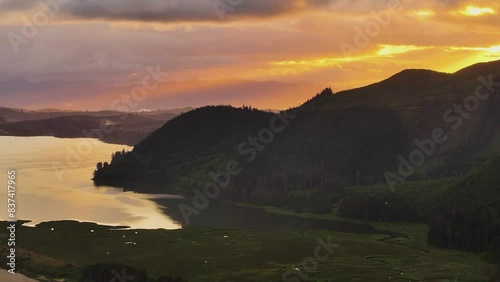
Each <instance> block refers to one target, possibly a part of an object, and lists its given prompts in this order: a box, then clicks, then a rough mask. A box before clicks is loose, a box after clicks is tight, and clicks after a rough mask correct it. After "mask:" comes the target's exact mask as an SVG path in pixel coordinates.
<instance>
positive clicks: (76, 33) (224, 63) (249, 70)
mask: <svg viewBox="0 0 500 282" xmlns="http://www.w3.org/2000/svg"><path fill="white" fill-rule="evenodd" d="M124 1H125V2H123V3H120V5H119V7H115V5H116V3H114V2H113V1H111V2H109V1H105V2H96V4H95V5H94V6H86V5H87V4H85V3H84V1H78V2H75V3H70V4H68V5H61V7H58V8H59V9H58V11H57V12H54V13H51V14H50V15H47V17H48V21H47V22H46V23H43V25H41V26H39V27H37V29H36V32H34V33H33V35H31V34H28V36H25V35H24V34H23V32H24V33H26V32H27V33H29V32H32V31H31V30H30V29H29V28H28V27H26V26H25V24H26V23H25V21H24V20H23V18H25V19H27V20H28V22H31V23H32V24H34V23H33V22H35V21H36V22H38V21H39V20H40V19H38V18H36V17H35V15H39V14H40V13H42V12H43V11H44V9H43V7H40V6H39V5H38V4H37V2H36V1H33V2H24V1H23V3H24V4H21V2H11V1H6V0H0V14H1V17H0V32H1V33H2V34H3V35H4V38H5V40H2V41H0V66H1V67H0V81H10V80H14V81H16V80H17V81H20V80H23V79H25V80H28V81H30V82H33V83H34V84H33V87H31V88H26V87H24V88H22V89H24V90H23V91H29V93H28V92H23V93H24V94H23V95H26V97H32V98H29V99H19V98H17V97H18V96H17V95H20V93H13V94H10V95H4V96H3V102H4V104H5V106H13V107H28V108H41V107H48V108H52V107H55V108H68V109H73V108H76V107H80V106H82V107H85V108H90V109H95V108H110V105H111V103H112V102H113V100H114V99H116V97H119V96H120V93H123V92H124V91H125V92H126V91H130V90H127V86H128V85H133V84H134V83H137V82H138V81H140V80H141V79H142V77H143V76H144V74H145V73H147V72H146V71H145V67H146V66H156V65H158V67H160V68H161V71H162V72H164V73H168V77H167V78H166V82H165V83H163V84H162V85H161V86H160V87H158V88H156V89H154V90H151V91H150V92H151V93H149V98H148V99H145V101H144V102H143V103H142V104H141V108H144V109H155V108H157V107H167V108H172V107H183V106H202V105H204V104H206V103H207V101H210V99H208V98H207V97H209V96H210V95H213V97H217V99H216V100H217V101H218V102H221V103H231V104H234V105H240V104H239V103H246V104H251V105H253V106H256V107H262V108H278V109H283V108H287V107H289V106H293V105H297V104H299V103H301V102H303V101H305V100H307V99H309V98H310V96H311V95H313V94H314V93H315V92H316V91H319V90H320V89H311V87H313V88H314V87H318V88H321V87H325V86H330V87H332V88H333V89H334V91H341V90H344V89H348V88H352V87H360V86H363V85H365V84H370V83H373V82H376V81H379V80H382V79H384V78H387V77H389V76H391V75H393V74H395V73H397V72H399V71H401V70H403V69H406V68H413V69H418V68H423V69H434V70H436V71H445V72H454V71H457V70H459V69H460V68H463V67H465V66H468V65H470V64H471V63H475V62H481V61H492V60H497V59H499V49H500V47H499V46H500V39H499V38H500V30H499V29H498V26H499V25H500V17H492V15H496V11H498V10H499V9H500V2H497V1H485V0H477V1H473V2H471V1H465V0H460V1H453V3H451V2H450V1H448V2H447V1H443V2H441V1H434V0H424V1H408V0H401V1H400V4H401V5H400V6H398V7H396V8H395V7H392V6H390V5H389V4H390V2H391V1H374V0H368V1H359V2H357V1H354V2H351V1H334V0H325V1H307V0H290V1H263V0H255V1H253V0H252V1H243V2H241V3H240V4H237V3H239V1H232V2H231V3H233V4H234V6H231V7H230V9H229V8H228V9H226V11H221V10H220V8H217V7H216V6H214V5H213V3H212V2H213V1H209V0H206V1H205V0H203V1H201V0H183V1H159V0H146V1H141V4H137V2H136V1H132V0H124ZM16 3H17V4H16ZM235 3H236V4H235ZM226 8H227V7H226ZM37 13H38V14H37ZM35 18H36V19H35ZM34 19H35V20H34ZM346 46H347V47H346ZM269 82H273V83H275V84H274V87H277V88H276V89H275V90H274V93H275V94H274V95H271V96H273V97H270V96H269V95H267V96H268V98H265V97H260V96H259V95H260V94H259V93H262V90H261V88H265V87H266V83H269ZM36 83H38V84H36ZM40 83H41V84H40ZM249 84H252V86H249ZM228 85H230V86H231V87H234V88H237V89H245V93H247V94H246V95H245V98H244V99H242V96H241V95H239V96H238V95H235V94H234V90H233V89H231V90H229V88H228ZM311 85H314V86H311ZM68 89H71V91H70V92H68ZM256 89H258V90H256ZM285 89H286V90H285ZM289 89H310V91H304V92H303V93H302V92H301V93H299V92H294V93H293V94H292V95H287V93H290V90H289ZM1 91H2V90H1V89H0V92H1ZM297 91H298V90H297ZM301 91H302V90H301ZM311 92H312V93H311ZM207 93H208V94H207ZM210 93H211V94H210ZM0 95H1V93H0ZM213 97H212V98H213ZM207 99H208V100H207Z"/></svg>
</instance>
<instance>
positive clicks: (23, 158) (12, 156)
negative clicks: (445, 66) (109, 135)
mask: <svg viewBox="0 0 500 282" xmlns="http://www.w3.org/2000/svg"><path fill="white" fill-rule="evenodd" d="M88 142H89V140H88V139H59V138H54V137H8V136H0V150H1V157H2V158H1V159H0V181H1V182H0V183H7V171H8V170H10V169H16V170H17V189H16V190H17V195H16V202H17V218H18V219H29V220H31V221H32V222H31V223H30V224H31V225H34V224H38V223H40V222H43V221H52V220H78V221H91V222H96V223H99V224H107V225H127V226H130V227H132V228H145V229H155V228H165V229H177V228H180V225H179V224H178V223H176V222H175V221H174V220H172V219H171V218H170V217H168V216H167V215H165V214H164V213H163V212H162V210H161V209H160V208H159V206H158V205H157V204H156V203H155V202H154V201H152V200H151V199H150V198H155V197H161V196H157V195H155V196H151V195H145V194H138V193H133V192H124V191H123V190H122V189H118V188H112V187H99V188H96V187H94V185H93V182H92V181H91V180H90V178H91V177H92V172H93V170H94V168H95V165H96V163H97V162H99V161H106V160H109V159H110V156H111V153H112V152H114V151H118V150H122V149H125V150H129V149H130V147H128V146H124V145H111V144H105V143H102V142H98V141H95V140H92V141H91V142H92V144H95V145H93V146H92V147H91V150H87V151H85V154H84V155H83V154H75V153H74V151H75V150H74V148H78V146H80V145H81V144H83V143H87V144H88ZM5 193H6V192H5ZM5 197H6V195H0V198H4V199H5ZM163 197H167V198H169V197H170V196H169V195H163ZM172 197H173V198H177V197H176V196H172ZM0 217H1V218H2V219H3V220H5V219H6V218H7V211H6V209H5V208H2V209H0Z"/></svg>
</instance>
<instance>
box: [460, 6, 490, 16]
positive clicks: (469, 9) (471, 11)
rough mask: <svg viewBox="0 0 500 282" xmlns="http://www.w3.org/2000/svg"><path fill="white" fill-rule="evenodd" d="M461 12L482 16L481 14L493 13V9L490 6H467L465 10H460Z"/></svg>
mask: <svg viewBox="0 0 500 282" xmlns="http://www.w3.org/2000/svg"><path fill="white" fill-rule="evenodd" d="M461 13H462V14H464V15H466V16H482V15H487V14H489V15H493V14H495V11H494V10H493V9H492V8H479V7H471V6H469V7H467V8H465V10H463V11H461Z"/></svg>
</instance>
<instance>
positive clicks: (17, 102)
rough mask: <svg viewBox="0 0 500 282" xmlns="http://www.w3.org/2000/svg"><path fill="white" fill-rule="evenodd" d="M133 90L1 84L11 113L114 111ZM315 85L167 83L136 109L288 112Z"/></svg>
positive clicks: (103, 85)
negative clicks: (218, 108) (233, 108)
mask: <svg viewBox="0 0 500 282" xmlns="http://www.w3.org/2000/svg"><path fill="white" fill-rule="evenodd" d="M133 87H134V85H128V84H124V83H121V84H117V83H110V82H99V81H64V80H54V81H42V82H33V81H29V80H25V79H12V80H7V81H0V97H2V101H1V105H2V106H6V107H11V108H29V109H35V108H59V109H70V110H82V109H91V110H95V109H110V108H112V106H111V105H112V104H113V101H114V100H116V99H119V98H120V96H121V95H122V94H129V93H130V92H131V90H132V89H133ZM322 87H324V85H320V84H316V83H312V82H297V83H285V82H277V81H250V80H211V81H203V80H187V81H165V82H163V83H160V84H159V85H158V86H157V87H155V88H153V89H151V90H148V96H147V97H146V99H144V100H143V101H141V102H140V103H138V106H137V109H133V110H138V111H140V110H142V109H149V110H156V109H158V108H163V107H168V108H184V107H190V106H193V107H199V106H203V105H218V104H221V105H222V104H223V105H235V106H243V105H252V106H254V107H259V108H278V109H285V108H288V107H290V106H296V105H298V104H299V103H300V102H301V101H303V100H305V99H307V98H308V97H307V95H308V94H307V93H308V91H310V90H311V89H320V88H322Z"/></svg>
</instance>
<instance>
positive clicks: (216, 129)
mask: <svg viewBox="0 0 500 282" xmlns="http://www.w3.org/2000/svg"><path fill="white" fill-rule="evenodd" d="M490 74H491V75H490ZM499 74H500V61H498V62H493V63H487V64H478V65H475V66H471V67H469V68H466V69H464V70H461V71H459V72H457V73H455V74H443V73H437V72H433V71H428V70H407V71H403V72H401V73H399V74H396V75H394V76H393V77H391V78H389V79H387V80H385V81H382V82H380V83H376V84H373V85H369V86H367V87H363V88H358V89H353V90H349V91H344V92H339V93H337V94H334V93H332V91H331V90H330V89H325V90H324V91H322V92H321V93H319V94H318V95H316V96H314V97H313V98H312V99H310V100H309V101H307V102H305V103H304V104H303V105H302V106H300V107H297V108H294V109H290V110H288V111H286V112H284V113H282V115H281V116H280V118H279V119H278V121H277V120H276V117H275V114H273V113H268V112H263V111H259V110H255V109H251V108H248V107H245V108H233V107H229V106H208V107H203V108H200V109H196V110H193V111H190V112H188V113H185V114H183V115H181V116H179V117H176V118H175V119H173V120H171V121H169V122H167V123H166V124H165V125H164V126H163V127H162V128H160V129H158V130H157V131H155V132H154V133H153V134H151V135H150V136H149V137H148V138H146V139H145V140H144V141H142V142H141V143H140V144H138V145H137V146H136V147H135V148H134V150H133V151H132V152H130V153H125V152H118V153H116V154H115V155H114V156H113V159H112V161H111V163H110V164H109V165H108V164H104V165H102V164H101V165H100V167H101V166H102V168H100V169H99V170H98V171H96V173H95V177H94V180H95V182H96V183H97V184H109V185H118V186H124V185H127V186H130V187H132V188H133V189H136V190H141V189H145V188H144V187H148V188H152V187H155V189H157V190H156V191H158V192H167V191H170V192H172V190H173V189H176V190H181V191H191V190H193V189H194V188H203V187H204V186H205V185H206V183H208V182H210V181H212V179H211V177H210V175H209V174H210V172H213V173H215V174H217V173H218V172H219V171H224V170H226V166H227V164H228V162H230V161H231V160H235V161H237V162H238V164H239V165H240V166H241V173H238V175H237V177H233V178H232V179H231V180H232V181H230V184H229V185H228V187H226V189H224V190H223V192H222V193H221V195H220V196H221V197H228V198H230V199H232V200H241V201H252V202H257V203H278V202H283V201H287V200H288V199H289V197H288V196H289V195H293V194H294V193H310V194H321V193H323V192H324V191H330V192H332V191H338V193H342V189H343V187H346V186H352V185H362V184H370V183H381V182H384V181H385V176H384V172H386V171H387V170H390V171H394V172H397V168H398V165H399V164H400V160H398V157H399V156H400V155H401V156H403V157H405V158H408V156H409V154H410V153H411V152H412V151H413V150H414V149H416V148H418V147H417V146H416V145H415V142H414V140H415V139H419V140H426V139H428V138H432V136H433V135H432V134H433V130H435V129H436V128H440V129H442V131H443V132H445V133H446V136H447V137H448V138H447V141H446V142H445V143H444V144H438V145H437V146H436V150H435V152H433V153H432V154H430V155H429V156H426V160H425V162H424V163H423V164H422V165H421V166H419V167H418V169H416V170H415V173H413V174H412V175H410V176H408V179H421V178H438V177H443V176H452V175H457V174H458V175H460V174H464V173H467V172H468V171H470V170H471V169H472V168H473V167H475V166H477V165H479V164H481V163H482V162H483V161H484V160H485V159H486V158H487V157H488V156H490V155H491V153H492V152H497V151H500V150H499V147H500V146H499V140H500V137H499V136H500V134H499V132H500V130H499V121H500V114H499V112H498V111H497V109H498V108H499V106H500V99H499V98H498V96H499V95H498V89H499V88H498V87H497V88H495V89H494V91H493V92H492V93H491V95H490V97H489V98H487V99H484V100H480V101H478V105H477V109H475V110H474V111H470V112H468V114H469V115H467V118H464V117H462V116H461V115H460V113H457V112H454V105H455V104H457V105H458V104H463V103H464V101H467V100H466V97H468V96H469V95H471V94H474V92H475V89H476V88H477V87H478V85H481V82H480V80H478V77H479V76H481V75H482V76H484V79H489V77H491V78H492V79H494V80H497V81H500V79H498V75H499ZM490 86H491V85H490ZM485 88H486V87H483V91H484V89H485ZM462 107H463V106H462ZM450 109H451V112H448V111H449V110H450ZM283 115H284V116H287V115H288V116H290V117H289V118H288V119H286V118H283ZM292 116H293V118H292ZM444 116H445V117H444ZM283 119H285V121H283ZM458 125H459V126H458ZM273 126H274V129H278V128H279V129H280V130H279V131H276V130H275V132H274V133H273V134H272V138H268V137H266V136H268V135H269V130H266V129H270V128H272V127H273ZM281 126H283V128H281ZM264 131H265V132H264ZM266 132H267V133H266ZM259 133H260V137H259ZM253 137H256V139H252V138H253ZM249 138H250V139H249ZM259 138H260V139H259ZM252 140H254V142H252ZM255 140H257V141H255ZM263 141H265V142H263ZM242 144H243V145H242ZM103 161H104V160H103ZM138 184H148V185H138ZM137 187H141V188H137Z"/></svg>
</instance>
